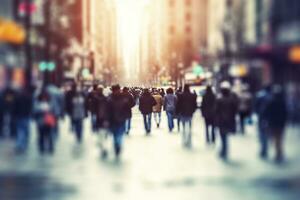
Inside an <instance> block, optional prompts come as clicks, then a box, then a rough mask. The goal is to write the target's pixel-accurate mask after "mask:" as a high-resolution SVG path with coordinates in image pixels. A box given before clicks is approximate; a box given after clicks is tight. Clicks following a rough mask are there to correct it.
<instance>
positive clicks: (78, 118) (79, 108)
mask: <svg viewBox="0 0 300 200" xmlns="http://www.w3.org/2000/svg"><path fill="white" fill-rule="evenodd" d="M85 101H86V99H85V96H84V94H83V92H82V91H81V89H80V87H79V86H78V87H77V89H76V92H75V93H74V96H73V97H72V101H71V115H70V118H71V123H72V127H73V128H74V131H75V135H76V139H77V142H78V143H81V142H82V138H83V130H84V128H83V120H84V118H85V117H86V116H87V104H86V102H85ZM96 103H97V102H95V105H96ZM95 126H96V125H95ZM94 128H95V129H96V127H94ZM95 129H94V130H95Z"/></svg>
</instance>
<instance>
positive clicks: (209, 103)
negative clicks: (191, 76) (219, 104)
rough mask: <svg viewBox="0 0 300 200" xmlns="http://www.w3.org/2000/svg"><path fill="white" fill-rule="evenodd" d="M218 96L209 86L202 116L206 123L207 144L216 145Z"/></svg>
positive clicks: (202, 104) (203, 101)
mask: <svg viewBox="0 0 300 200" xmlns="http://www.w3.org/2000/svg"><path fill="white" fill-rule="evenodd" d="M216 100H217V98H216V95H215V93H214V92H213V89H212V87H211V86H207V88H206V91H205V94H204V96H203V100H202V103H201V111H202V116H203V117H204V121H205V133H206V143H207V144H210V143H213V144H214V143H215V115H216Z"/></svg>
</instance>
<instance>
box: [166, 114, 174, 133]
mask: <svg viewBox="0 0 300 200" xmlns="http://www.w3.org/2000/svg"><path fill="white" fill-rule="evenodd" d="M166 112H167V118H168V127H169V131H172V130H173V129H174V112H173V111H166Z"/></svg>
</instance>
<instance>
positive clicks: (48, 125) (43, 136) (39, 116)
mask: <svg viewBox="0 0 300 200" xmlns="http://www.w3.org/2000/svg"><path fill="white" fill-rule="evenodd" d="M34 115H35V119H36V122H37V127H38V132H39V136H38V146H39V151H40V153H41V154H43V153H45V152H49V153H54V149H55V148H54V140H53V129H54V127H55V125H56V121H55V116H54V113H53V110H52V108H51V103H50V97H49V94H48V93H47V91H46V89H45V88H43V89H42V91H41V93H40V94H39V95H38V97H37V101H36V102H35V104H34Z"/></svg>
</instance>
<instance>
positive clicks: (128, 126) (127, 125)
mask: <svg viewBox="0 0 300 200" xmlns="http://www.w3.org/2000/svg"><path fill="white" fill-rule="evenodd" d="M130 129H131V117H130V118H127V119H126V121H125V133H126V134H129V131H130Z"/></svg>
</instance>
